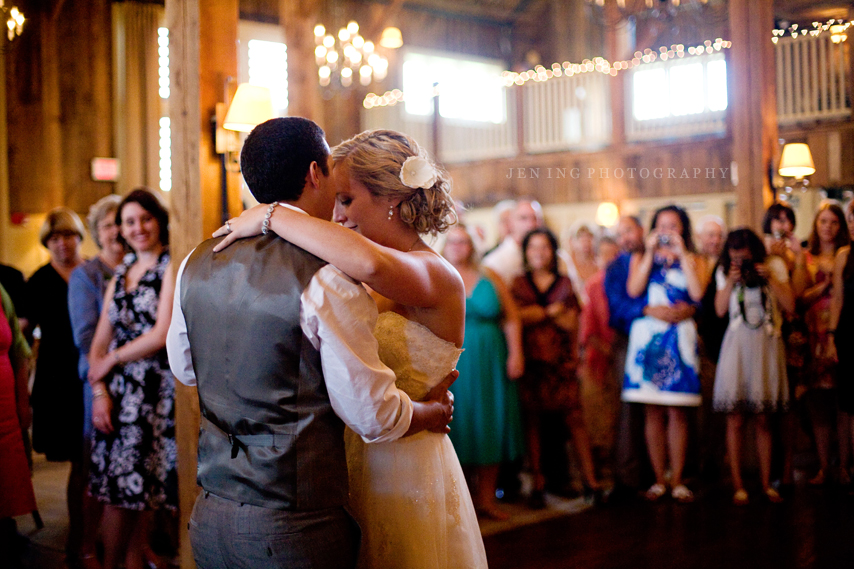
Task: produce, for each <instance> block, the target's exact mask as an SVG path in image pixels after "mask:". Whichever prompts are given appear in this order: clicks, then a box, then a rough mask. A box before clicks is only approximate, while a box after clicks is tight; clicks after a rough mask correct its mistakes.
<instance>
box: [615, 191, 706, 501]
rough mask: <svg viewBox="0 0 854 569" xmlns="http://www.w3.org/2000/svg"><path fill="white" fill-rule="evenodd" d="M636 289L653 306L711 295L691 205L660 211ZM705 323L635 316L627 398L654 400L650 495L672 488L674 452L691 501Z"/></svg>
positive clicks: (637, 265)
mask: <svg viewBox="0 0 854 569" xmlns="http://www.w3.org/2000/svg"><path fill="white" fill-rule="evenodd" d="M626 289H627V291H628V293H629V296H632V297H634V298H640V297H645V298H646V301H647V305H648V306H649V307H654V306H660V305H663V306H665V307H672V306H673V305H674V304H676V303H678V302H681V303H686V304H690V303H698V302H699V301H700V300H701V298H702V296H703V287H702V284H701V277H700V275H699V274H698V270H697V262H696V260H695V258H694V243H693V239H692V234H691V221H690V219H689V218H688V215H687V214H686V213H685V210H683V209H682V208H680V207H678V206H675V205H670V206H666V207H663V208H661V209H659V210H658V211H656V212H655V215H654V216H653V219H652V228H651V231H650V234H649V236H648V237H647V240H646V250H645V251H644V253H643V254H641V253H635V254H634V255H632V259H631V265H630V267H629V279H628V282H627V284H626ZM697 371H698V370H697V327H696V324H695V323H694V321H693V320H691V319H687V320H682V321H680V322H676V323H674V322H670V321H667V320H662V319H660V318H656V317H654V316H645V317H643V318H639V319H637V320H635V321H634V322H632V328H631V332H630V334H629V347H628V356H627V358H626V378H625V382H624V384H623V395H622V397H623V400H624V401H634V402H638V403H644V404H645V405H646V407H645V412H646V427H645V434H646V441H647V449H648V451H649V457H650V461H651V462H652V466H653V470H654V471H655V484H653V485H652V486H651V487H650V488H649V490H647V494H646V495H647V499H649V500H658V499H659V498H661V497H662V496H663V495H664V494H665V493H666V492H667V483H668V478H667V472H668V460H667V458H668V455H669V458H670V461H669V472H670V480H669V482H670V484H671V485H672V490H671V495H672V496H673V498H674V499H675V500H677V501H679V502H691V501H693V499H694V495H693V493H692V492H691V490H690V489H688V487H687V486H685V484H684V483H683V481H682V471H683V468H684V466H685V455H686V451H687V447H688V413H687V409H689V408H691V407H697V406H699V404H700V401H701V396H700V380H699V377H698V373H697Z"/></svg>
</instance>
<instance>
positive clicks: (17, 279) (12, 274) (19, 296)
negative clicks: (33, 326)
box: [0, 265, 30, 334]
mask: <svg viewBox="0 0 854 569" xmlns="http://www.w3.org/2000/svg"><path fill="white" fill-rule="evenodd" d="M0 285H2V286H3V288H5V289H6V294H8V295H9V298H11V299H12V304H14V305H15V313H16V314H17V315H18V322H19V323H20V325H21V331H22V332H24V333H25V334H26V331H27V330H28V329H29V327H30V322H29V319H28V318H27V313H28V312H29V310H30V304H29V302H28V300H27V281H26V279H24V273H22V272H21V271H19V270H18V269H16V268H14V267H10V266H8V265H0Z"/></svg>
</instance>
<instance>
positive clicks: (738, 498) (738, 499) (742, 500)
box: [732, 488, 750, 506]
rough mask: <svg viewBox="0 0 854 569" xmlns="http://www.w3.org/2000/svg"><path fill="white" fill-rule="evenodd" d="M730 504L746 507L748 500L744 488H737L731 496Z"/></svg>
mask: <svg viewBox="0 0 854 569" xmlns="http://www.w3.org/2000/svg"><path fill="white" fill-rule="evenodd" d="M732 503H733V504H734V505H736V506H746V505H747V504H749V503H750V498H749V496H748V495H747V490H745V489H744V488H739V489H738V490H736V491H735V494H733V495H732Z"/></svg>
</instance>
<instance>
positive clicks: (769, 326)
mask: <svg viewBox="0 0 854 569" xmlns="http://www.w3.org/2000/svg"><path fill="white" fill-rule="evenodd" d="M715 280H716V286H717V293H716V294H715V312H716V313H717V315H718V316H719V317H721V318H722V317H724V316H726V315H727V313H729V325H728V326H727V330H726V333H725V334H724V340H723V345H722V346H721V353H720V358H719V360H718V369H717V374H716V376H715V388H714V395H713V406H714V409H715V411H718V412H723V413H727V452H728V453H729V464H730V471H731V473H732V483H733V486H734V487H735V493H734V494H733V497H732V501H733V503H734V504H736V505H745V504H747V502H748V494H747V491H746V490H745V489H744V483H743V481H742V479H741V439H742V436H743V430H744V420H745V418H746V417H749V416H753V417H755V418H756V448H757V451H758V453H759V469H760V477H761V483H762V490H763V492H764V494H765V497H766V498H767V499H768V500H769V501H771V502H775V503H776V502H780V501H782V499H781V498H780V494H778V493H777V491H776V490H775V489H774V488H772V487H771V481H770V478H771V430H770V428H769V416H770V415H771V413H774V412H777V411H782V410H784V409H785V408H786V406H787V405H788V401H789V387H788V383H787V380H786V355H785V351H784V346H783V338H782V336H781V334H780V328H781V326H782V323H783V317H782V313H781V308H782V309H784V310H787V311H790V312H791V311H793V310H794V309H795V299H794V294H793V293H792V289H791V287H790V286H789V271H788V268H787V267H786V263H785V262H784V261H783V259H782V258H780V257H778V256H772V257H770V258H768V261H767V263H766V253H765V246H764V244H763V243H762V240H761V239H760V238H759V236H758V235H756V234H755V233H754V232H753V231H751V230H750V229H736V230H735V231H732V232H731V233H730V234H729V236H728V237H727V240H726V244H725V245H724V250H723V253H722V254H721V260H720V266H719V267H718V270H717V272H716V273H715Z"/></svg>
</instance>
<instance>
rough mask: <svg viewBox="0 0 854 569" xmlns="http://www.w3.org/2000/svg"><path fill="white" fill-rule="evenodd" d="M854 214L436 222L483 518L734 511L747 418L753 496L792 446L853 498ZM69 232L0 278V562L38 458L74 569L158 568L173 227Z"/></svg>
mask: <svg viewBox="0 0 854 569" xmlns="http://www.w3.org/2000/svg"><path fill="white" fill-rule="evenodd" d="M852 209H854V206H852V204H851V203H849V204H848V206H847V209H846V210H843V209H842V207H841V206H840V205H839V204H837V203H835V202H831V201H828V202H826V203H823V204H822V205H821V207H820V208H819V210H818V212H817V213H816V215H815V218H814V220H813V223H812V229H811V232H810V235H809V238H808V239H807V240H806V242H804V243H802V242H801V241H800V240H799V239H798V238H796V237H795V234H794V229H795V222H796V220H795V214H794V211H793V210H792V209H791V208H790V207H789V206H787V205H786V204H782V203H778V204H774V205H773V206H771V207H770V208H769V209H768V211H767V213H766V215H765V220H764V224H763V233H764V235H762V236H760V235H757V234H756V233H754V232H753V231H752V230H750V229H745V228H741V229H735V230H733V231H730V232H729V233H727V231H726V229H725V227H724V223H723V221H722V220H721V219H720V218H717V217H715V216H707V217H704V218H702V219H701V220H699V223H698V224H697V227H696V232H695V231H694V229H695V228H693V227H692V224H691V220H690V218H689V217H688V215H687V214H686V212H685V211H684V210H683V209H682V208H680V207H678V206H676V205H669V206H666V207H663V208H661V209H659V210H658V211H656V212H655V213H654V215H653V216H652V221H651V224H650V227H649V230H648V231H645V228H644V227H643V226H642V224H641V222H640V220H639V219H638V218H636V217H631V216H626V217H623V218H622V219H621V220H620V221H619V224H618V226H617V227H616V231H615V232H614V233H608V232H604V231H603V230H601V228H599V227H596V226H594V225H592V224H589V223H584V222H579V223H576V224H575V225H573V226H572V227H570V228H569V229H568V230H567V231H566V232H565V233H564V235H562V237H563V239H562V241H563V243H562V244H560V243H559V241H558V238H557V237H556V236H555V234H554V233H552V232H551V231H550V230H549V229H548V228H547V227H546V224H545V222H544V217H543V213H542V210H541V208H540V206H539V204H538V203H537V202H535V201H531V200H521V201H516V202H502V203H500V204H498V205H497V206H496V208H495V212H496V224H497V227H498V229H499V232H500V239H499V241H498V243H497V244H496V246H495V247H494V248H492V249H491V250H488V251H485V252H483V251H482V247H480V245H481V239H480V238H479V236H478V235H477V234H476V232H474V231H472V229H471V228H469V227H467V226H466V225H465V224H464V223H460V224H458V225H456V226H454V227H453V228H451V230H450V231H449V232H448V234H447V236H446V239H445V240H444V243H443V246H442V251H441V253H442V255H443V256H444V257H445V258H446V260H447V261H448V262H449V263H450V264H451V265H453V266H454V268H456V270H457V271H458V272H459V274H460V276H461V277H462V280H463V283H464V284H465V288H466V294H467V300H466V335H465V343H464V345H463V348H464V351H463V354H462V356H461V358H460V360H459V363H458V368H459V370H460V374H461V375H460V378H459V380H458V381H457V382H456V383H455V384H454V385H453V386H452V388H451V389H452V391H453V393H454V395H455V406H456V413H455V421H454V423H453V428H452V430H451V434H450V436H451V439H452V441H453V443H454V447H455V449H456V452H457V453H458V455H459V458H460V461H461V463H462V464H463V466H464V468H465V470H466V474H467V478H468V481H469V483H470V484H471V487H472V496H473V499H474V502H475V507H476V509H477V511H478V513H479V515H481V516H483V517H485V518H490V519H497V520H504V519H507V518H508V517H509V514H508V513H507V511H506V510H505V509H503V508H502V506H501V504H500V502H499V501H498V499H497V496H512V495H514V494H520V493H521V494H523V495H524V496H525V497H526V499H527V504H528V505H529V506H530V507H532V508H543V507H545V506H546V505H547V500H546V497H547V496H548V495H558V496H568V495H573V494H574V493H576V492H579V491H580V492H584V493H585V494H586V495H587V496H588V497H590V498H591V499H592V500H595V501H598V502H604V501H606V500H608V499H617V498H618V497H621V496H635V495H643V496H645V497H646V498H647V499H649V500H658V499H660V498H662V497H664V496H666V495H668V494H669V495H670V496H671V497H672V498H673V499H675V500H677V501H680V502H691V501H693V500H694V493H693V490H692V489H691V488H690V487H689V485H688V484H687V483H686V480H689V481H692V479H691V478H689V477H688V476H686V472H687V471H692V472H689V474H703V473H706V472H714V473H717V472H718V471H719V470H720V469H721V468H722V467H723V464H725V463H726V464H728V468H729V474H730V479H731V483H732V487H733V498H732V500H733V503H735V504H738V505H743V504H747V503H748V502H749V501H750V500H751V498H750V494H749V492H748V488H751V487H753V486H754V484H752V483H746V482H745V481H744V479H743V477H742V464H743V463H744V457H743V456H742V455H743V452H742V448H743V443H744V441H743V439H744V434H745V432H746V431H745V424H746V423H747V422H748V421H752V422H753V423H754V424H755V436H756V444H755V449H756V452H757V455H758V456H757V457H756V461H755V462H756V463H758V466H759V481H758V488H759V490H760V492H761V494H760V495H761V496H762V497H763V499H766V500H768V501H771V502H780V501H782V500H783V495H781V489H783V488H786V487H787V486H788V485H791V484H792V483H793V481H794V480H795V468H794V458H793V457H794V454H795V450H796V449H795V447H796V441H797V440H798V438H799V435H804V433H806V434H808V435H809V436H810V437H811V439H812V441H814V449H815V457H816V464H815V467H814V468H813V469H812V471H811V472H809V483H810V484H815V485H821V484H826V483H830V482H836V483H839V484H841V485H846V486H847V485H850V483H851V470H850V467H851V464H850V462H851V458H852V441H854V377H852V366H854V355H852V353H851V350H850V346H851V345H852V339H854V256H852V255H850V243H851V238H852V234H854V212H853V211H852ZM87 221H88V232H89V235H90V236H91V238H92V240H93V241H94V243H95V244H96V245H97V247H98V250H99V253H98V255H97V256H95V257H94V258H92V259H90V260H84V259H83V258H82V256H81V253H80V245H81V242H82V240H83V239H84V236H85V233H86V231H85V230H84V226H83V223H82V222H81V220H80V219H79V218H78V216H77V215H76V214H75V213H74V212H72V211H70V210H68V209H64V208H57V209H55V210H53V211H51V212H50V213H49V214H48V215H47V218H46V220H45V222H44V226H43V228H42V230H41V233H40V240H41V243H42V244H43V245H44V247H45V248H46V249H47V251H48V253H49V255H50V261H49V262H48V263H47V264H45V265H44V266H43V267H41V268H39V269H38V270H37V271H36V272H35V273H34V274H33V275H32V276H31V277H30V279H29V280H28V281H26V282H25V281H24V279H23V276H22V275H21V273H19V272H17V271H15V270H14V269H11V268H8V267H0V284H2V285H3V286H2V288H0V296H2V304H0V307H1V308H2V312H3V314H2V317H0V456H2V457H3V468H2V469H0V488H2V489H3V490H2V491H0V494H2V499H0V554H5V553H7V552H9V554H10V555H11V554H12V553H13V552H14V550H15V547H16V536H15V526H14V522H13V520H12V518H14V517H16V516H20V515H24V514H28V513H33V512H36V504H35V498H34V493H33V487H32V483H31V482H30V468H31V465H30V464H28V458H29V455H30V449H32V450H34V451H35V452H38V453H43V454H44V455H45V457H46V459H47V460H49V461H62V462H69V463H70V464H71V468H70V476H69V480H68V486H67V500H68V512H69V518H70V523H69V527H70V532H69V536H68V542H67V556H68V560H69V563H70V564H72V565H75V566H80V567H84V568H86V569H95V568H101V567H104V568H108V569H112V568H114V567H118V566H122V565H123V566H124V567H127V568H128V569H136V568H141V567H146V566H150V564H151V563H157V562H158V561H159V559H158V555H157V554H155V552H154V551H152V543H153V541H156V539H155V538H154V537H152V536H153V530H154V529H155V527H156V528H159V529H160V530H161V533H162V534H164V535H165V537H164V539H163V540H161V541H164V540H165V541H166V542H170V541H171V542H172V543H171V545H172V552H174V539H175V535H176V534H177V530H176V528H175V525H176V517H175V515H174V512H175V510H176V508H177V503H178V498H177V474H176V463H177V448H176V442H175V423H174V408H173V407H174V405H173V403H174V383H173V378H172V375H171V373H170V371H169V366H168V363H167V361H166V353H165V350H164V345H165V338H166V333H167V329H168V326H169V322H170V317H171V309H172V304H173V293H174V277H173V274H172V267H171V264H170V256H169V247H168V245H169V232H168V226H169V217H168V213H167V210H166V208H165V207H164V206H163V205H162V204H161V202H160V200H159V198H158V197H157V196H156V195H155V194H154V193H153V192H151V191H149V190H146V189H144V188H141V189H137V190H134V191H133V192H131V193H129V194H128V195H126V196H124V197H123V198H122V197H119V196H108V197H106V198H104V199H102V200H100V201H99V202H97V203H96V204H94V205H93V206H92V208H91V210H90V214H89V216H88V218H87ZM561 245H562V246H561ZM35 329H38V335H37V337H36V338H34V337H33V331H34V330H35ZM36 341H37V342H36ZM34 342H36V343H35V348H36V350H35V351H36V356H35V368H34V369H35V376H34V380H33V386H32V394H31V395H30V394H29V393H28V380H29V376H30V362H31V360H32V355H31V352H30V346H31V345H33V343H34ZM846 346H847V347H848V348H849V349H847V350H846V349H845V347H846ZM30 404H31V406H32V413H31V407H30ZM718 417H725V420H724V421H716V418H718ZM718 423H724V424H725V425H724V428H723V429H717V428H716V425H717V424H718ZM804 426H806V428H805V427H804ZM30 428H32V441H31V442H30V437H29V432H30ZM569 441H571V443H572V445H571V448H572V452H571V453H568V452H567V451H568V446H567V442H569ZM724 447H725V449H726V450H725V452H726V460H724V457H723V456H722V455H723V452H719V449H723V448H724ZM751 448H754V447H751ZM774 453H777V454H779V456H778V457H777V461H776V462H775V461H774V460H773V459H774V458H775V457H774ZM719 455H721V456H719ZM692 457H695V458H692ZM572 471H574V472H576V473H577V476H576V478H577V480H575V481H574V480H572V478H571V476H570V472H572ZM520 472H523V473H524V474H525V476H523V477H522V478H524V479H526V480H527V488H522V489H520V486H524V485H521V484H519V483H518V480H519V478H520V477H519V473H520ZM606 478H610V479H611V480H612V481H613V487H612V489H611V490H610V492H609V493H606V492H605V491H604V484H603V482H602V480H603V479H606ZM692 484H693V482H692ZM6 489H9V490H8V491H7V490H6ZM695 489H696V488H695ZM783 494H785V493H784V492H783ZM36 515H37V514H36ZM155 515H157V516H159V519H158V522H157V523H156V524H155V523H153V521H152V520H153V517H154V516H155ZM164 528H166V530H167V531H165V532H164V531H163V529H164ZM169 528H172V529H171V531H168V530H169ZM161 537H162V536H161ZM99 543H100V544H101V545H100V546H99V545H98V544H99ZM99 547H102V548H103V550H102V552H99V550H98V548H99ZM166 549H167V550H168V549H170V548H168V547H167V548H166ZM9 558H11V557H9Z"/></svg>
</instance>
